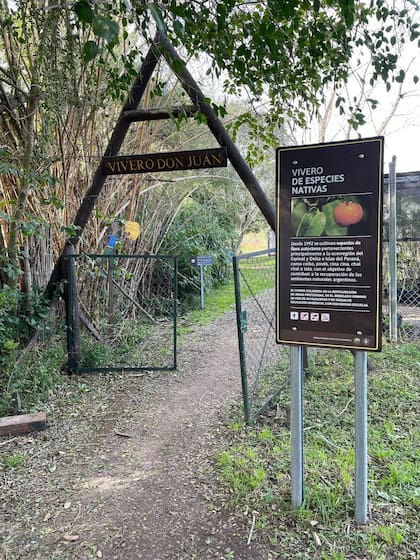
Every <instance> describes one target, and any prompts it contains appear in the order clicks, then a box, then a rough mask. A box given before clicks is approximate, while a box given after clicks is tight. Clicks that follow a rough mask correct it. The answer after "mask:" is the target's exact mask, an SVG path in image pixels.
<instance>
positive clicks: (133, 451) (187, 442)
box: [0, 313, 269, 560]
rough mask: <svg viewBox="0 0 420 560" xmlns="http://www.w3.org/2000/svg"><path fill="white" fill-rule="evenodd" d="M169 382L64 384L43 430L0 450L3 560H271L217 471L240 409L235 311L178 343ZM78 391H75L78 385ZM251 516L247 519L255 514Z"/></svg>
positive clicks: (161, 378) (116, 379) (146, 378)
mask: <svg viewBox="0 0 420 560" xmlns="http://www.w3.org/2000/svg"><path fill="white" fill-rule="evenodd" d="M178 361H179V368H178V371H177V372H169V373H162V372H159V373H151V374H147V375H137V376H134V375H132V376H130V375H112V374H108V375H107V376H102V377H99V376H90V377H85V378H83V379H80V378H78V379H75V378H71V379H70V381H69V383H68V384H67V383H66V386H65V388H63V389H62V391H61V393H59V394H58V395H57V396H55V397H54V398H53V399H52V403H51V410H50V411H49V428H48V429H47V430H46V431H45V432H42V433H38V434H35V435H29V436H25V437H19V438H12V439H10V440H3V441H0V454H2V455H3V456H5V457H6V456H7V457H10V456H11V455H17V456H19V457H22V458H23V465H22V466H20V467H17V468H10V467H5V466H4V461H1V466H0V469H2V470H0V476H1V478H0V485H1V487H2V488H1V490H2V498H1V505H0V536H1V539H0V559H1V560H26V559H28V560H29V559H30V560H47V559H48V560H49V559H57V560H58V559H59V560H70V559H71V560H73V559H79V558H82V559H86V560H88V559H93V558H104V559H109V560H117V559H121V560H122V559H124V560H132V559H133V560H134V559H142V560H166V559H168V560H169V559H170V560H178V559H186V560H187V559H199V560H203V559H225V560H229V559H235V560H248V559H249V560H251V559H252V560H258V559H261V560H262V559H266V558H269V556H268V555H267V553H265V552H264V551H263V550H262V549H261V548H259V545H258V544H257V543H254V542H251V544H250V545H248V544H247V540H248V534H249V527H250V519H249V515H250V514H249V515H248V517H247V516H237V514H235V512H234V511H232V510H230V509H229V507H228V506H227V505H226V500H225V499H224V498H223V492H221V491H220V487H218V481H217V478H216V474H215V472H216V471H215V469H214V468H213V464H214V460H215V457H216V455H217V451H218V449H220V448H221V445H222V442H223V437H224V433H223V432H224V429H223V422H224V421H225V420H226V417H227V414H228V412H229V410H230V409H231V407H232V405H234V404H236V403H237V404H240V400H241V391H240V372H239V359H238V350H237V336H236V323H235V317H234V314H233V313H227V314H225V315H224V316H223V317H222V318H220V319H219V320H217V321H216V322H214V323H212V324H211V325H209V326H207V327H196V330H195V331H194V332H192V333H191V334H189V335H188V336H187V337H185V340H184V342H183V344H181V347H180V349H179V359H178ZM81 383H83V385H80V384H81ZM251 518H252V515H251Z"/></svg>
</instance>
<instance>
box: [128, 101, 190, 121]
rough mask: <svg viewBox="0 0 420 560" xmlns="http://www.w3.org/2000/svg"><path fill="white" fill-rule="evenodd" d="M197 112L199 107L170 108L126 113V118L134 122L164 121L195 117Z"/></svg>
mask: <svg viewBox="0 0 420 560" xmlns="http://www.w3.org/2000/svg"><path fill="white" fill-rule="evenodd" d="M197 111H200V107H199V106H198V105H188V106H186V107H170V108H169V109H139V110H138V111H136V110H132V111H126V112H125V113H124V118H125V119H126V120H127V121H128V122H130V123H132V122H141V121H158V120H162V119H170V118H175V119H176V118H178V117H181V116H182V117H193V116H194V115H195V113H197Z"/></svg>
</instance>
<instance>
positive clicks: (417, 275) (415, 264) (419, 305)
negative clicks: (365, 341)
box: [383, 238, 420, 342]
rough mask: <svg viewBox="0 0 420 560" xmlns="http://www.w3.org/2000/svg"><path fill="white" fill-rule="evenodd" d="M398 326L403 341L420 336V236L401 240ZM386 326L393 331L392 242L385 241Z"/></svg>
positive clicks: (384, 307)
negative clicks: (390, 312) (390, 315)
mask: <svg viewBox="0 0 420 560" xmlns="http://www.w3.org/2000/svg"><path fill="white" fill-rule="evenodd" d="M396 253H397V280H396V285H397V327H398V339H399V340H400V341H402V342H414V341H418V340H420V238H418V239H416V238H412V239H405V240H400V241H398V243H397V250H396ZM383 262H384V299H383V314H384V329H385V334H386V335H387V336H388V335H389V311H390V289H389V286H390V274H391V272H390V270H389V246H388V243H385V244H384V259H383Z"/></svg>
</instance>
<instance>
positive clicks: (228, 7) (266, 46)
mask: <svg viewBox="0 0 420 560" xmlns="http://www.w3.org/2000/svg"><path fill="white" fill-rule="evenodd" d="M74 11H75V13H76V15H77V18H78V20H79V22H80V23H81V24H82V25H83V26H85V27H86V26H91V30H92V32H93V35H94V39H93V40H90V41H88V42H87V43H86V45H85V50H84V54H85V57H86V58H87V59H89V58H93V57H94V56H96V54H97V53H98V52H99V51H100V48H101V41H102V43H105V46H106V48H108V49H112V48H113V46H114V45H115V44H116V43H117V41H118V37H120V36H122V38H124V39H126V38H127V37H128V31H127V30H128V29H129V28H130V25H132V24H135V25H136V27H137V29H138V31H139V33H140V34H141V35H143V36H144V37H146V38H149V39H150V29H151V24H154V25H155V26H156V27H157V28H158V29H160V30H161V31H162V32H164V33H166V34H167V35H168V37H169V38H170V39H171V40H172V41H173V42H174V44H175V45H176V46H178V47H180V46H181V45H182V46H183V47H184V48H185V50H186V54H187V55H188V56H191V55H197V56H199V54H200V53H202V52H205V53H207V55H208V57H209V60H210V64H209V67H208V70H207V73H208V74H212V75H214V76H215V77H217V78H219V79H223V81H224V83H223V86H224V90H225V91H226V92H228V93H238V92H242V91H244V90H246V91H247V92H248V94H249V95H250V97H251V99H253V100H254V101H256V100H261V99H264V100H266V101H268V102H269V108H270V111H269V113H270V117H269V118H270V119H271V121H272V122H275V123H276V124H279V122H282V121H283V120H284V118H285V117H287V116H290V115H293V118H294V119H295V120H296V119H297V120H302V121H303V120H304V115H305V109H307V108H309V107H311V106H313V105H314V104H315V105H316V103H317V100H318V96H319V95H318V94H319V92H320V91H321V90H322V88H323V86H325V84H327V83H329V82H334V83H340V82H343V81H345V80H346V78H347V77H348V73H349V61H350V59H351V57H352V55H353V54H354V52H355V49H357V48H360V46H361V45H364V46H365V47H366V48H367V49H368V51H370V53H371V57H372V64H373V66H374V73H373V77H372V80H384V81H385V82H386V83H388V84H389V83H391V82H392V81H397V82H398V81H402V80H404V79H405V74H404V71H403V70H402V69H401V68H400V67H399V66H398V56H397V54H396V49H395V46H396V45H397V44H400V43H401V42H404V41H405V40H407V41H413V42H416V43H417V45H419V46H420V41H419V37H420V24H419V23H418V21H417V20H418V19H419V14H420V4H419V3H418V2H417V1H416V0H401V1H400V2H397V3H394V2H391V1H386V0H370V2H366V1H363V0H362V1H359V0H261V1H251V0H248V1H247V0H193V1H191V0H170V1H167V2H152V3H146V2H143V1H139V0H133V2H132V3H131V4H129V3H127V2H125V0H122V1H121V2H119V3H118V2H116V3H112V4H111V3H106V2H105V3H96V2H93V1H89V0H79V1H78V2H76V3H75V4H74ZM132 63H133V61H132V60H131V61H130V64H132ZM415 79H417V78H416V77H415ZM268 124H270V123H268Z"/></svg>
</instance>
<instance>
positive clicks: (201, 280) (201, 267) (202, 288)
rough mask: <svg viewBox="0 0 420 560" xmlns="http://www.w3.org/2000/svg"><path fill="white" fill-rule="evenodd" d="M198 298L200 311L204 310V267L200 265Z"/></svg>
mask: <svg viewBox="0 0 420 560" xmlns="http://www.w3.org/2000/svg"><path fill="white" fill-rule="evenodd" d="M200 296H201V309H204V265H203V264H200Z"/></svg>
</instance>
